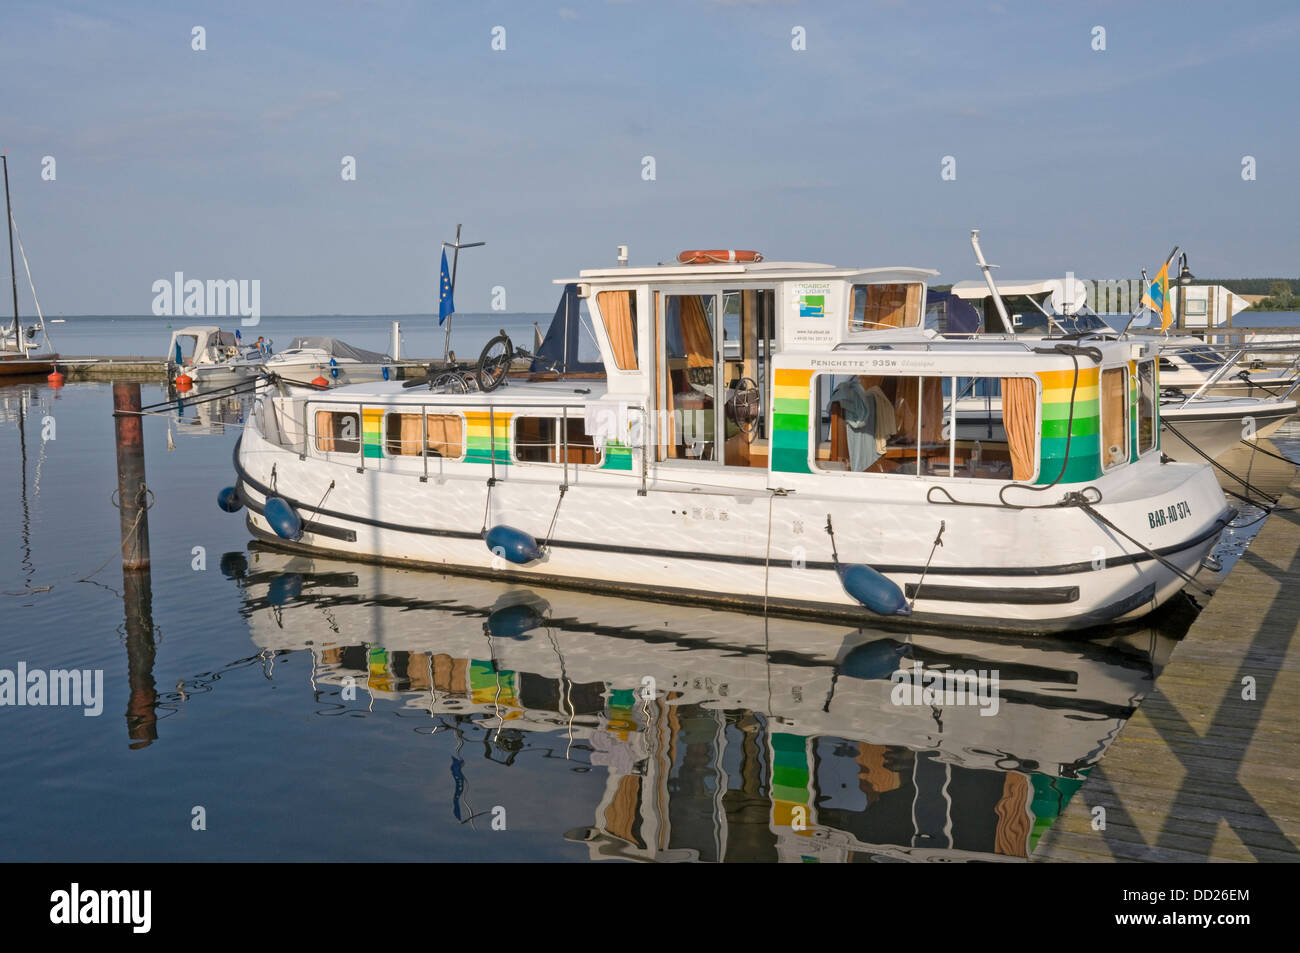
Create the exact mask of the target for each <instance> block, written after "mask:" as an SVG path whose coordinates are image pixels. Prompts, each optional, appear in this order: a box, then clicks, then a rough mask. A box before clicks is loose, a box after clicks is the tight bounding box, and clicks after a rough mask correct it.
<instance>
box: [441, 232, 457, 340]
mask: <svg viewBox="0 0 1300 953" xmlns="http://www.w3.org/2000/svg"><path fill="white" fill-rule="evenodd" d="M455 310H456V304H455V302H453V301H452V300H451V275H450V274H449V273H448V272H447V249H445V248H444V249H443V250H442V282H441V283H440V284H439V285H438V323H439V324H442V322H443V321H446V320H447V315H449V314H451V313H453V312H454V311H455Z"/></svg>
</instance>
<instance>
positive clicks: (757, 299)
mask: <svg viewBox="0 0 1300 953" xmlns="http://www.w3.org/2000/svg"><path fill="white" fill-rule="evenodd" d="M722 300H723V322H722V327H723V341H722V367H721V373H722V382H723V386H724V388H725V391H724V394H725V395H726V400H725V403H724V405H723V427H724V428H725V433H726V441H725V443H724V445H723V462H725V463H726V464H727V465H728V466H736V467H762V468H764V469H766V467H767V464H768V446H769V435H768V433H767V427H768V423H767V414H768V409H769V408H770V407H771V396H772V352H773V348H774V346H775V343H774V342H775V337H776V291H775V289H768V288H764V289H760V290H748V291H726V292H723V294H722Z"/></svg>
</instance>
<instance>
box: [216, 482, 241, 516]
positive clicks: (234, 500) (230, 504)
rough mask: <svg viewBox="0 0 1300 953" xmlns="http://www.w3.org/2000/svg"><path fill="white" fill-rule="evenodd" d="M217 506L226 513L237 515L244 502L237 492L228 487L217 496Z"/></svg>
mask: <svg viewBox="0 0 1300 953" xmlns="http://www.w3.org/2000/svg"><path fill="white" fill-rule="evenodd" d="M217 506H219V507H221V508H222V509H223V510H225V511H226V512H227V513H238V512H239V511H240V510H241V509H242V508H243V506H244V501H243V500H241V499H240V498H239V491H238V490H236V489H235V488H234V487H233V486H228V487H226V488H225V489H224V490H222V491H221V492H220V493H218V494H217Z"/></svg>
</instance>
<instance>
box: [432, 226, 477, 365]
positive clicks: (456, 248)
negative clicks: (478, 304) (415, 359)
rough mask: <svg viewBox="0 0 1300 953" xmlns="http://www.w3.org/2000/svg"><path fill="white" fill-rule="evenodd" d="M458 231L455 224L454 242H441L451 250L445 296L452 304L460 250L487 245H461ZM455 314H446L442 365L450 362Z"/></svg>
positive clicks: (459, 227) (454, 297) (472, 243)
mask: <svg viewBox="0 0 1300 953" xmlns="http://www.w3.org/2000/svg"><path fill="white" fill-rule="evenodd" d="M460 229H461V226H460V225H459V224H457V226H456V241H455V242H443V243H442V247H443V248H446V247H447V246H448V245H450V246H451V248H452V253H451V288H450V289H449V290H448V292H447V294H448V296H449V297H450V298H451V299H452V301H453V302H454V301H455V300H456V266H457V265H458V264H459V263H460V250H461V249H462V248H478V247H480V246H481V245H486V244H487V242H466V243H465V244H463V245H462V244H461V242H460ZM455 314H456V313H455V312H454V311H453V312H451V314H448V315H447V331H446V335H445V336H444V337H443V341H442V360H443V363H447V362H449V361H450V360H451V319H452V318H453V317H454V316H455Z"/></svg>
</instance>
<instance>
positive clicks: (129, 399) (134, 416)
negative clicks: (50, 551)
mask: <svg viewBox="0 0 1300 953" xmlns="http://www.w3.org/2000/svg"><path fill="white" fill-rule="evenodd" d="M113 429H114V433H115V435H116V438H117V440H116V443H117V506H118V512H119V514H120V517H121V526H122V569H123V570H128V569H130V570H139V569H148V568H149V513H148V505H147V502H146V497H147V496H148V493H149V488H148V487H147V486H146V485H145V480H144V424H143V421H142V419H141V417H140V385H139V384H138V383H119V382H117V381H114V382H113Z"/></svg>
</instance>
